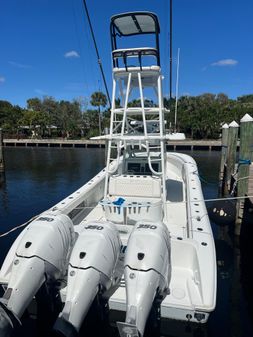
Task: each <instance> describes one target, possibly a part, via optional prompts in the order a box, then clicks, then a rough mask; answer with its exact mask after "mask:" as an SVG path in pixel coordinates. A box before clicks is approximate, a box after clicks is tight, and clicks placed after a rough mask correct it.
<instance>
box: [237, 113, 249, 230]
mask: <svg viewBox="0 0 253 337" xmlns="http://www.w3.org/2000/svg"><path fill="white" fill-rule="evenodd" d="M240 122H241V123H240V153H239V161H238V176H237V196H238V197H244V196H246V195H247V193H248V184H249V166H250V164H251V162H252V161H253V118H252V117H251V116H250V115H248V114H246V115H244V116H243V118H242V119H241V121H240ZM244 203H245V199H239V200H238V201H237V205H236V225H235V234H236V235H240V232H241V223H242V217H243V209H244Z"/></svg>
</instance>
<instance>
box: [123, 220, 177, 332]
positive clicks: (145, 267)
mask: <svg viewBox="0 0 253 337" xmlns="http://www.w3.org/2000/svg"><path fill="white" fill-rule="evenodd" d="M170 259H171V258H170V235H169V231H168V229H167V227H166V226H165V225H164V224H162V223H151V222H148V221H142V222H138V223H137V224H136V226H135V228H134V229H133V231H132V233H131V235H130V237H129V240H128V244H127V251H126V256H125V261H124V277H125V283H126V299H127V313H126V321H125V323H123V325H122V323H118V326H119V330H120V332H121V336H127V335H129V336H131V332H130V331H134V330H136V331H137V330H138V333H139V334H140V335H141V336H142V335H143V334H144V329H145V325H146V321H147V318H148V315H149V312H150V310H151V307H152V304H153V301H154V299H155V297H156V296H159V297H160V298H161V299H163V298H164V297H165V295H166V294H168V292H169V284H170V278H171V262H170ZM121 325H122V326H121ZM126 325H127V326H126ZM127 327H128V329H127ZM133 327H136V329H133ZM131 329H132V330H131ZM124 331H127V333H125V332H124ZM129 332H130V333H129ZM135 333H136V332H134V334H135Z"/></svg>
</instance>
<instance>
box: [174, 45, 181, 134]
mask: <svg viewBox="0 0 253 337" xmlns="http://www.w3.org/2000/svg"><path fill="white" fill-rule="evenodd" d="M179 57H180V48H178V50H177V80H176V103H175V125H174V128H175V130H174V131H175V132H176V131H177V102H178V83H179Z"/></svg>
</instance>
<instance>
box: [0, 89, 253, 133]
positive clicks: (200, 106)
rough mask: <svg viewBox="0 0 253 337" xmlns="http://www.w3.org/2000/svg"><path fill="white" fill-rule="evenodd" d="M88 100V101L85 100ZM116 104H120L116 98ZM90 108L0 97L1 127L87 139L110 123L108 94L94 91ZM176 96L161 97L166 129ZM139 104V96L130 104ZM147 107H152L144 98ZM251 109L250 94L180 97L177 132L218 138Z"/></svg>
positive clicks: (63, 102) (50, 99)
mask: <svg viewBox="0 0 253 337" xmlns="http://www.w3.org/2000/svg"><path fill="white" fill-rule="evenodd" d="M86 103H87V102H86ZM115 103H116V106H120V101H119V100H117V101H116V102H115ZM90 104H91V106H92V108H87V104H84V102H83V101H82V100H80V99H79V100H73V101H71V102H70V101H66V100H60V101H57V100H55V99H54V98H53V97H44V98H42V99H40V98H37V97H35V98H30V99H28V100H27V105H26V108H21V107H19V106H17V105H12V104H11V103H10V102H8V101H5V100H0V127H1V128H2V129H3V132H4V135H5V137H12V138H13V137H15V138H16V137H41V138H50V137H64V138H75V139H76V138H86V139H88V138H90V137H92V136H96V135H99V134H102V133H103V130H104V128H106V127H108V126H109V121H110V111H109V109H108V108H106V106H107V97H106V96H105V95H104V94H103V93H102V92H94V93H93V94H92V95H91V98H90ZM175 104H176V101H175V99H171V100H168V99H166V98H165V99H164V106H165V107H166V108H168V109H170V111H171V112H170V113H169V114H168V116H167V115H166V120H167V124H166V128H167V129H171V130H174V128H175V126H174V111H175ZM135 105H140V101H139V100H138V99H135V100H133V101H132V102H130V103H129V106H135ZM145 105H146V106H150V107H152V106H155V104H154V103H153V101H151V100H146V101H145ZM252 112H253V94H252V95H243V96H240V97H238V98H236V99H231V98H229V97H228V96H227V95H225V94H223V93H221V94H218V95H214V94H210V93H206V94H202V95H199V96H181V97H180V98H179V99H178V105H177V125H176V129H177V131H178V132H184V133H185V134H186V136H187V137H190V138H192V139H217V138H219V136H220V133H221V126H222V124H224V123H230V122H232V121H233V120H235V121H237V122H239V121H240V119H241V118H242V117H243V116H244V115H245V114H246V113H248V114H251V115H252Z"/></svg>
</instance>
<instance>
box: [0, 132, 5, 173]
mask: <svg viewBox="0 0 253 337" xmlns="http://www.w3.org/2000/svg"><path fill="white" fill-rule="evenodd" d="M2 172H4V153H3V133H2V129H1V128H0V173H2Z"/></svg>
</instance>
